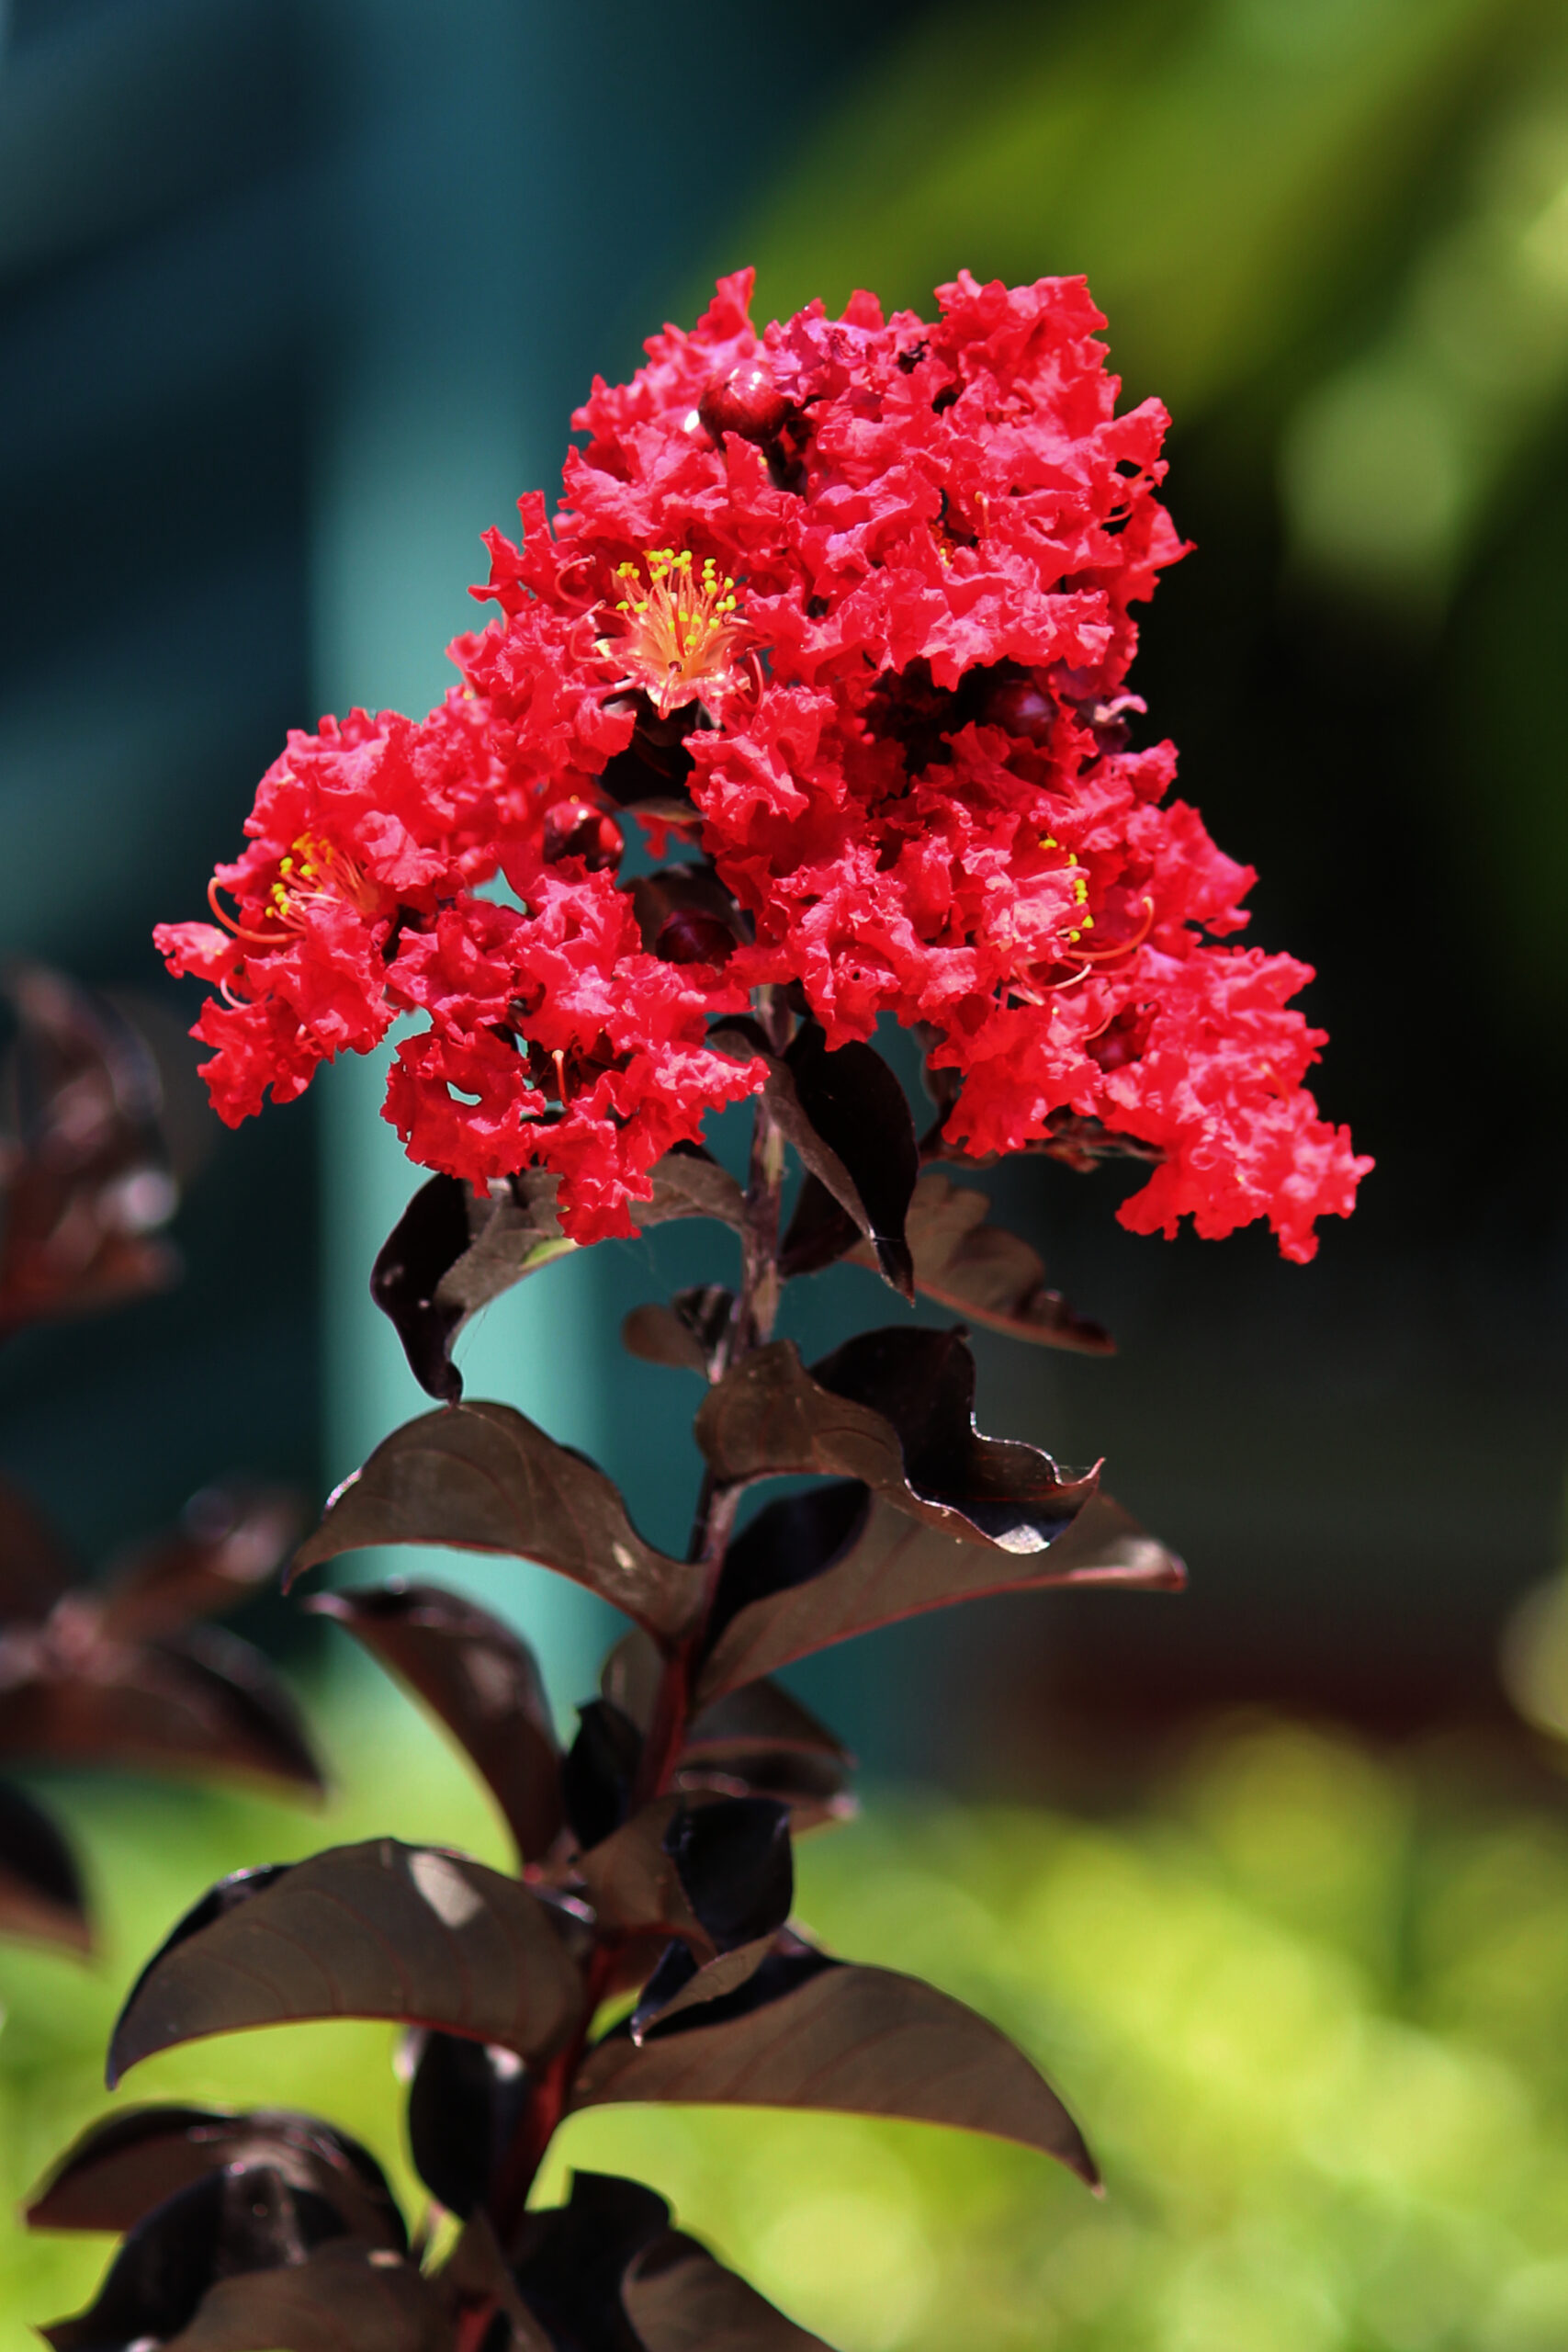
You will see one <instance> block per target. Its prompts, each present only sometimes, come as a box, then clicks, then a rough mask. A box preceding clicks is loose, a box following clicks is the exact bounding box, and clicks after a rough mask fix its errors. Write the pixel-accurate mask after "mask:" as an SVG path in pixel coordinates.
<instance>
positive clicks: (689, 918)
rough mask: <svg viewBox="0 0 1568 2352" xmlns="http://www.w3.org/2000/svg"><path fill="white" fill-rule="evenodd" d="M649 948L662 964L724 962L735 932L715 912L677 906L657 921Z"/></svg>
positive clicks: (733, 943) (728, 954) (732, 949)
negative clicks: (657, 924) (653, 938)
mask: <svg viewBox="0 0 1568 2352" xmlns="http://www.w3.org/2000/svg"><path fill="white" fill-rule="evenodd" d="M653 952H654V954H655V955H656V956H659V957H660V959H661V960H662V961H663V962H664V963H666V964H728V961H729V958H730V957H731V956H733V955H734V953H735V933H733V932H732V931H731V930H730V928H729V926H728V923H722V922H719V920H718V918H717V916H716V915H705V914H701V913H699V912H698V910H696V909H695V908H694V907H677V908H676V910H675V911H674V913H673V914H672V915H671V916H669V917H668V918H667V919H666V921H665V922H662V923H661V924H660V928H659V936H658V938H657V939H656V940H655V941H654V943H653Z"/></svg>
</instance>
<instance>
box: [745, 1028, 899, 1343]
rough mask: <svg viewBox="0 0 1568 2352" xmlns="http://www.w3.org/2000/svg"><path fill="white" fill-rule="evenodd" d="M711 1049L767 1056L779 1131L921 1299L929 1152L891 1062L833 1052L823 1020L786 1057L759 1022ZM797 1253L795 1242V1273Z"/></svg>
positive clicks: (890, 1269)
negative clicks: (912, 1240)
mask: <svg viewBox="0 0 1568 2352" xmlns="http://www.w3.org/2000/svg"><path fill="white" fill-rule="evenodd" d="M708 1042H709V1044H710V1045H711V1046H715V1047H716V1049H717V1050H718V1051H719V1052H720V1053H726V1054H732V1055H734V1056H735V1057H736V1058H737V1059H740V1058H747V1059H750V1058H751V1057H756V1056H761V1058H762V1059H763V1060H764V1061H765V1062H766V1063H767V1068H768V1076H767V1080H766V1082H765V1084H764V1086H763V1089H762V1099H763V1102H764V1103H766V1105H767V1107H768V1110H769V1112H770V1113H771V1114H772V1116H773V1122H774V1124H775V1125H776V1126H777V1127H778V1128H779V1129H780V1130H781V1132H782V1133H783V1134H784V1135H785V1136H787V1137H788V1139H789V1141H790V1142H791V1143H792V1144H793V1145H794V1146H795V1150H796V1151H797V1152H798V1153H799V1154H800V1158H801V1161H802V1164H803V1165H804V1166H805V1168H806V1169H807V1171H808V1174H809V1175H811V1176H814V1177H815V1178H816V1179H817V1181H818V1183H819V1184H820V1185H822V1186H823V1187H824V1188H825V1190H826V1191H827V1192H829V1193H830V1194H831V1195H832V1197H833V1199H834V1200H835V1201H836V1202H837V1203H838V1204H839V1205H840V1208H841V1209H842V1210H843V1211H844V1213H845V1215H846V1216H848V1217H849V1218H850V1219H851V1220H852V1223H853V1225H854V1227H855V1229H856V1231H857V1232H859V1233H862V1234H863V1235H864V1237H865V1238H866V1240H867V1241H868V1242H869V1243H870V1244H871V1246H872V1249H873V1250H874V1254H875V1258H876V1262H877V1264H878V1266H879V1268H880V1270H881V1272H883V1273H884V1274H885V1275H886V1279H887V1280H888V1282H890V1283H892V1285H893V1287H894V1289H895V1290H897V1291H899V1292H901V1293H902V1294H903V1295H904V1296H905V1297H906V1298H911V1299H912V1298H913V1296H914V1295H915V1294H914V1287H913V1279H912V1270H911V1266H910V1261H909V1250H908V1243H907V1241H906V1240H905V1238H904V1219H905V1214H906V1212H907V1210H908V1204H909V1196H910V1194H911V1193H913V1191H914V1188H915V1178H916V1176H917V1175H918V1173H919V1146H918V1144H917V1142H916V1140H915V1124H914V1120H913V1118H912V1116H911V1115H910V1112H909V1106H908V1102H907V1101H906V1099H905V1095H904V1090H903V1088H902V1087H901V1086H900V1085H899V1083H898V1081H897V1079H896V1078H895V1077H894V1075H893V1072H892V1071H891V1070H890V1069H888V1067H887V1065H886V1062H885V1061H884V1060H883V1058H882V1057H881V1055H880V1054H878V1053H877V1052H876V1051H875V1050H874V1047H872V1046H863V1045H858V1044H853V1045H849V1046H840V1048H839V1049H838V1050H837V1051H836V1052H833V1053H829V1051H828V1049H827V1046H826V1042H825V1040H824V1038H823V1035H822V1032H821V1030H820V1029H819V1028H818V1025H817V1023H815V1022H807V1023H805V1024H804V1026H803V1027H802V1028H801V1029H800V1031H799V1032H798V1033H797V1035H796V1036H795V1040H794V1042H793V1044H792V1045H791V1046H789V1048H788V1050H787V1052H786V1053H785V1054H784V1055H783V1056H782V1057H780V1056H778V1055H775V1054H773V1053H770V1052H769V1051H768V1050H767V1044H766V1039H765V1038H764V1037H763V1035H762V1033H761V1029H760V1028H759V1027H758V1024H757V1023H754V1022H750V1021H729V1022H726V1023H721V1024H720V1025H719V1026H718V1027H717V1028H716V1029H714V1030H712V1031H710V1033H709V1037H708ZM808 1214H809V1212H808ZM789 1238H790V1239H794V1240H795V1242H796V1243H797V1244H798V1243H799V1242H800V1241H801V1238H802V1237H801V1236H800V1235H799V1234H796V1233H795V1232H794V1229H793V1228H792V1234H791V1236H790V1237H789ZM788 1251H789V1239H786V1243H785V1264H786V1267H787V1266H788V1262H789V1261H788ZM834 1254H837V1253H836V1252H835V1253H834ZM817 1262H818V1263H821V1264H827V1263H828V1262H829V1260H828V1259H821V1260H818V1261H817ZM802 1271H804V1269H802Z"/></svg>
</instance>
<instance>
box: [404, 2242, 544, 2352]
mask: <svg viewBox="0 0 1568 2352" xmlns="http://www.w3.org/2000/svg"><path fill="white" fill-rule="evenodd" d="M430 2283H431V2285H432V2286H433V2287H434V2290H435V2292H436V2293H437V2294H438V2295H439V2296H440V2298H441V2300H442V2302H443V2304H444V2305H445V2307H446V2309H447V2310H448V2311H450V2312H452V2314H453V2315H454V2317H457V2316H458V2315H460V2314H462V2313H465V2312H472V2311H478V2310H480V2309H483V2308H485V2307H487V2306H488V2307H491V2308H493V2309H494V2310H497V2311H501V2312H504V2313H505V2315H506V2319H507V2322H508V2324H509V2325H510V2328H511V2335H510V2338H506V2337H502V2339H501V2340H500V2341H499V2342H497V2341H495V2340H494V2339H493V2338H492V2337H491V2335H489V2334H488V2333H487V2334H486V2335H484V2337H483V2338H482V2339H481V2340H482V2343H483V2346H484V2352H557V2346H555V2345H554V2344H553V2343H552V2341H551V2339H550V2338H549V2337H548V2336H547V2335H546V2334H545V2331H544V2329H543V2328H542V2327H541V2326H540V2325H539V2324H538V2322H537V2320H536V2318H535V2317H534V2314H533V2312H530V2311H529V2310H528V2308H527V2306H526V2305H525V2302H524V2301H523V2298H522V2297H521V2295H519V2293H518V2292H517V2285H516V2281H515V2280H514V2279H513V2276H512V2273H511V2271H510V2270H509V2269H508V2267H507V2265H506V2257H505V2256H504V2255H503V2254H502V2250H501V2247H500V2245H499V2244H498V2243H497V2240H496V2234H495V2230H494V2227H493V2225H492V2223H491V2220H490V2217H489V2215H488V2214H486V2213H475V2214H473V2215H472V2216H471V2218H470V2219H469V2220H468V2222H465V2223H464V2225H463V2228H462V2230H461V2232H460V2233H459V2234H458V2237H457V2243H456V2244H455V2245H454V2246H453V2248H452V2251H451V2253H450V2254H449V2255H448V2256H447V2257H446V2261H445V2262H444V2263H443V2264H442V2266H441V2267H440V2269H439V2270H438V2271H436V2272H435V2273H434V2276H433V2277H432V2278H431V2281H430Z"/></svg>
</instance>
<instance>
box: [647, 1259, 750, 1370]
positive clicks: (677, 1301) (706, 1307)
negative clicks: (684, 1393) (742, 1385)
mask: <svg viewBox="0 0 1568 2352" xmlns="http://www.w3.org/2000/svg"><path fill="white" fill-rule="evenodd" d="M734 1309H735V1295H734V1293H733V1292H732V1291H729V1290H727V1289H726V1288H725V1287H724V1285H723V1284H722V1283H703V1284H702V1286H701V1287H700V1288H698V1289H694V1290H683V1291H678V1292H677V1293H676V1295H675V1296H674V1297H673V1298H672V1299H671V1301H670V1304H669V1306H634V1307H633V1308H632V1310H631V1313H630V1314H629V1315H628V1316H627V1317H626V1320H625V1321H624V1322H623V1323H622V1325H621V1344H622V1345H623V1347H624V1348H625V1349H626V1352H627V1354H628V1355H634V1356H638V1357H640V1358H641V1359H642V1361H643V1362H644V1363H662V1364H669V1365H671V1366H672V1367H673V1368H674V1369H675V1370H676V1371H678V1372H694V1373H697V1374H700V1375H701V1376H702V1378H703V1379H705V1380H708V1379H711V1378H712V1377H713V1375H714V1373H715V1372H716V1368H717V1364H718V1362H719V1350H720V1349H721V1348H722V1347H723V1346H724V1344H725V1342H726V1340H728V1337H729V1333H730V1329H731V1327H732V1323H733V1318H734Z"/></svg>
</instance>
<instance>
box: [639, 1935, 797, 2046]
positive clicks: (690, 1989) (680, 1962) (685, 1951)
mask: <svg viewBox="0 0 1568 2352" xmlns="http://www.w3.org/2000/svg"><path fill="white" fill-rule="evenodd" d="M777 1941H778V1939H777V1938H776V1937H775V1936H773V1935H767V1936H759V1937H758V1939H757V1940H756V1942H755V1943H750V1944H737V1945H736V1946H735V1947H734V1949H733V1950H732V1951H722V1952H720V1953H718V1955H717V1956H716V1958H715V1959H713V1960H705V1961H703V1962H701V1963H700V1964H699V1962H697V1961H696V1960H695V1959H694V1957H693V1954H692V1949H691V1946H690V1945H689V1944H688V1943H684V1942H675V1943H670V1944H667V1945H666V1946H665V1948H664V1951H662V1953H661V1954H660V1959H659V1962H658V1965H657V1966H656V1967H655V1969H654V1971H653V1973H652V1974H651V1975H650V1976H649V1979H648V1981H647V1983H646V1984H645V1985H644V1986H643V1988H642V1992H641V1994H640V1996H638V1999H637V2007H636V2008H635V2009H634V2010H633V2012H632V2014H631V2017H630V2018H628V2019H627V2021H626V2030H627V2032H628V2033H629V2034H630V2035H631V2038H632V2040H633V2041H636V2042H639V2043H640V2042H641V2041H642V2040H643V2037H644V2036H645V2035H646V2034H647V2033H649V2031H650V2030H652V2028H653V2027H654V2026H655V2025H659V2024H661V2023H662V2022H664V2020H666V2019H667V2018H676V2017H680V2016H682V2015H683V2014H684V2012H685V2011H686V2010H687V2009H693V2008H699V2007H705V2005H707V2004H708V2003H711V2002H718V2001H728V2000H729V1999H730V1997H731V1996H732V1995H737V1994H739V1992H740V1990H741V1987H742V1986H743V1985H749V1984H750V1981H751V1979H752V1977H753V1976H755V1975H756V1974H757V1973H758V1971H759V1970H760V1969H761V1967H762V1966H763V1964H764V1963H765V1962H768V1961H769V1960H771V1959H773V1958H775V1957H776V1946H777ZM792 1981H793V1980H792ZM721 2014H725V2013H724V2012H721Z"/></svg>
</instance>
